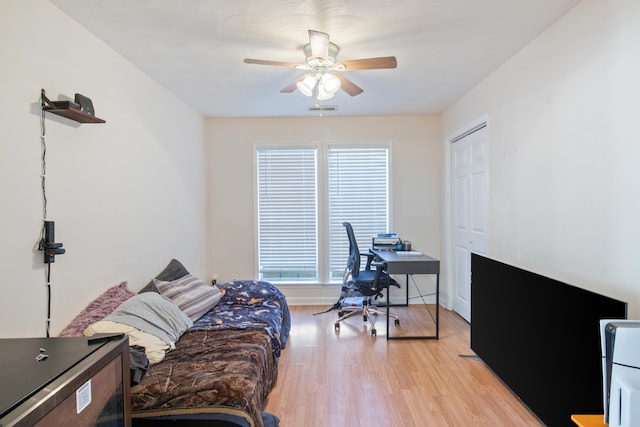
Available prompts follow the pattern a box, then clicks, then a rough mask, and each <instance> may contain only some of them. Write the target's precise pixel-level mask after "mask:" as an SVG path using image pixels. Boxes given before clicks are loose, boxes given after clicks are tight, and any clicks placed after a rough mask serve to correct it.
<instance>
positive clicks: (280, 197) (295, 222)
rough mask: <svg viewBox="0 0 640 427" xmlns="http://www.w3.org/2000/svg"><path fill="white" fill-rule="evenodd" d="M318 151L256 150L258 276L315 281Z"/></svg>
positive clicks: (279, 279)
mask: <svg viewBox="0 0 640 427" xmlns="http://www.w3.org/2000/svg"><path fill="white" fill-rule="evenodd" d="M316 151H317V150H316V149H315V148H310V149H269V150H258V151H257V176H258V192H257V193H258V268H259V272H258V273H259V277H260V279H263V280H269V281H274V282H279V281H314V282H316V281H317V280H318V243H317V242H318V227H317V224H318V208H317V206H318V197H317V182H318V179H317V174H316V170H317V152H316Z"/></svg>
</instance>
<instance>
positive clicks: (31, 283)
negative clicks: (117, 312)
mask: <svg viewBox="0 0 640 427" xmlns="http://www.w3.org/2000/svg"><path fill="white" fill-rule="evenodd" d="M0 9H1V10H0V57H1V58H2V66H1V67H0V85H1V87H2V90H1V91H0V92H1V94H2V102H0V150H1V151H0V224H2V229H0V241H1V244H0V271H1V272H2V279H1V280H0V289H1V290H2V295H3V296H2V298H0V337H18V336H44V334H45V319H46V286H45V283H46V281H45V268H44V264H43V261H42V253H41V252H39V251H37V250H35V246H36V243H37V241H38V239H39V234H40V230H41V225H42V217H43V214H42V192H41V186H40V173H41V146H40V138H39V135H40V124H39V120H40V119H39V95H40V89H41V88H44V89H45V90H46V91H47V95H48V96H49V97H50V98H52V99H57V98H58V96H59V95H66V96H70V97H73V95H74V93H76V92H78V93H82V94H84V95H86V96H89V97H90V98H92V100H93V103H94V106H95V109H96V115H97V116H99V117H101V118H103V119H105V120H106V122H107V123H106V124H84V125H78V124H77V123H75V122H71V121H68V120H66V119H57V118H56V117H55V116H52V115H47V118H46V141H47V180H46V183H47V198H48V218H49V219H51V220H54V221H55V222H56V240H57V241H59V242H62V243H64V247H65V248H66V250H67V253H66V254H65V255H62V256H59V257H57V259H56V262H55V263H54V264H53V266H52V270H51V279H52V280H51V282H52V289H53V301H52V328H51V331H52V335H55V334H56V333H57V332H58V331H59V330H60V329H61V328H62V327H64V325H65V324H66V323H67V322H68V321H69V320H70V319H71V318H72V317H73V315H75V314H76V313H77V312H78V311H80V310H81V309H82V308H83V307H84V306H85V305H86V304H87V303H88V302H89V301H90V300H91V299H92V298H94V297H95V296H97V295H98V294H100V293H101V292H103V291H104V290H105V289H106V288H107V287H109V286H112V285H114V284H116V283H119V282H120V281H123V280H127V281H128V282H129V287H130V288H131V289H132V290H135V291H137V290H139V289H140V288H141V287H142V286H144V284H145V283H146V282H147V281H148V280H149V279H150V278H151V277H153V275H155V274H156V273H157V272H159V271H160V270H161V269H162V268H164V266H165V265H166V264H167V263H168V262H169V260H170V259H171V258H172V257H176V258H178V259H181V260H183V261H184V262H185V264H186V265H187V267H188V268H189V269H191V270H192V271H193V272H194V273H195V274H205V273H206V253H205V251H206V216H205V215H206V204H205V202H204V198H205V177H204V163H203V159H202V153H203V120H202V118H201V116H200V115H198V114H196V113H195V112H194V111H193V110H192V109H190V108H188V107H187V106H185V105H184V104H183V103H182V102H180V101H178V100H177V98H175V97H174V96H173V95H171V94H170V93H168V92H167V91H166V90H165V89H164V88H162V87H161V86H160V85H158V84H157V83H155V82H153V81H152V80H150V79H149V78H148V77H147V76H146V75H144V74H143V73H142V72H141V71H140V70H139V69H137V68H135V67H134V66H133V65H131V64H130V63H129V62H128V61H126V60H125V59H124V58H122V57H121V56H119V55H118V54H116V53H114V52H113V51H112V50H111V49H110V48H109V47H108V46H106V45H105V44H104V43H102V42H101V41H99V40H98V39H96V38H95V37H93V36H92V35H91V34H90V33H88V32H87V31H86V30H85V29H84V28H83V27H81V26H80V25H78V24H77V23H76V22H74V21H72V20H71V19H70V18H69V17H68V16H67V15H65V14H63V13H61V12H60V11H59V10H58V9H57V8H56V7H55V6H53V5H51V4H50V3H49V2H48V1H45V0H30V1H23V0H4V1H3V2H2V5H1V6H0Z"/></svg>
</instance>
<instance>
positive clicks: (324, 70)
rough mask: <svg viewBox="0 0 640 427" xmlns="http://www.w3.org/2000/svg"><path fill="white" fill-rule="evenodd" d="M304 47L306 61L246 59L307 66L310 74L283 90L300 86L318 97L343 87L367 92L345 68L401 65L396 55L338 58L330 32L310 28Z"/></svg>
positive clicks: (247, 60) (352, 90) (290, 90)
mask: <svg viewBox="0 0 640 427" xmlns="http://www.w3.org/2000/svg"><path fill="white" fill-rule="evenodd" d="M303 51H304V56H305V63H304V64H293V63H290V62H281V61H267V60H262V59H251V58H245V60H244V62H245V63H247V64H259V65H277V66H281V67H293V68H297V69H299V70H307V71H308V72H307V73H306V74H304V75H303V76H302V77H300V78H298V79H297V80H295V81H294V82H292V83H291V84H289V85H288V86H287V87H285V88H283V89H282V90H281V91H280V92H283V93H290V92H293V91H294V90H296V88H297V89H298V90H300V92H302V93H303V94H304V95H306V96H312V95H314V94H315V95H316V98H317V99H318V100H325V99H330V98H332V97H333V96H334V95H335V93H336V92H337V91H338V90H340V89H342V90H344V91H345V92H346V93H348V94H349V95H351V96H356V95H360V94H361V93H362V92H364V90H363V89H362V88H360V87H359V86H358V85H356V84H355V83H353V82H352V81H351V80H349V79H347V78H346V77H344V76H343V75H342V74H340V72H342V71H356V70H376V69H383V68H396V67H397V66H398V63H397V61H396V57H395V56H385V57H381V58H367V59H355V60H351V61H341V62H337V60H336V58H337V56H338V52H340V48H339V47H338V46H337V45H336V44H334V43H331V42H330V41H329V34H327V33H323V32H320V31H314V30H309V43H307V44H306V45H305V46H304V47H303Z"/></svg>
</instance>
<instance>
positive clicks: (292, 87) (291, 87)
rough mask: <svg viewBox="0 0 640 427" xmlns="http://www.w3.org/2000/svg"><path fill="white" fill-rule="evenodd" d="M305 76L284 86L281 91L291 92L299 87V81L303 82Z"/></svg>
mask: <svg viewBox="0 0 640 427" xmlns="http://www.w3.org/2000/svg"><path fill="white" fill-rule="evenodd" d="M304 77H305V76H302V77H300V78H298V79H296V80H294V81H293V82H291V83H290V84H289V85H288V86H286V87H284V88H283V89H282V90H281V91H280V93H291V92H293V91H294V90H296V89H298V82H301V81H302V80H304Z"/></svg>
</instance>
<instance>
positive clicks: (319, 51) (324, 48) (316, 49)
mask: <svg viewBox="0 0 640 427" xmlns="http://www.w3.org/2000/svg"><path fill="white" fill-rule="evenodd" d="M309 45H311V54H312V56H313V57H314V58H319V59H327V58H328V57H329V34H327V33H323V32H321V31H315V30H309Z"/></svg>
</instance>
